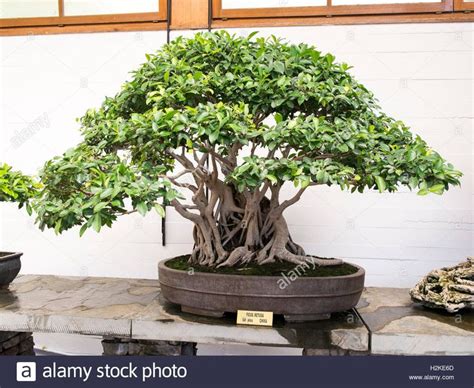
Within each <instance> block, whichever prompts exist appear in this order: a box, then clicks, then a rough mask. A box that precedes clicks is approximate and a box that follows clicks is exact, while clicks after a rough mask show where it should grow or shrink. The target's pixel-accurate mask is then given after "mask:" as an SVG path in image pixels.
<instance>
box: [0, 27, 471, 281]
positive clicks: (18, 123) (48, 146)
mask: <svg viewBox="0 0 474 388" xmlns="http://www.w3.org/2000/svg"><path fill="white" fill-rule="evenodd" d="M253 30H255V29H246V30H245V29H237V30H234V32H235V33H237V34H247V33H249V32H251V31H253ZM260 31H261V33H262V34H265V35H267V34H272V33H273V34H275V35H278V36H281V37H286V38H287V39H288V40H291V41H294V42H298V41H306V42H308V43H312V44H316V45H317V46H318V47H319V48H320V49H321V50H322V51H330V52H332V53H334V54H335V55H336V57H337V60H338V61H344V62H347V63H349V64H351V65H353V66H354V68H353V70H352V71H353V73H354V74H355V75H356V76H357V77H358V79H359V80H360V81H362V82H363V83H365V84H366V86H367V87H368V88H369V89H371V90H373V91H374V92H375V94H376V96H378V98H379V100H380V103H381V105H382V107H383V108H384V110H385V111H386V112H387V113H389V114H391V115H392V116H394V117H396V118H399V119H402V120H404V121H405V122H406V123H407V124H408V125H410V126H411V127H412V128H413V130H414V131H415V132H416V133H419V134H420V135H421V136H422V137H424V138H425V139H426V140H427V141H428V143H429V144H431V145H432V146H433V147H434V148H435V149H437V150H438V151H439V152H440V153H441V154H442V155H443V156H445V157H446V158H447V159H448V160H450V161H451V162H452V163H453V164H455V165H456V166H457V167H458V168H459V169H461V170H462V171H463V172H464V173H465V176H464V177H463V179H462V187H461V188H458V189H454V190H450V191H449V192H448V193H447V194H446V195H444V196H442V197H438V196H428V197H418V196H416V194H414V193H411V192H409V191H407V190H401V191H400V192H399V193H397V194H387V195H385V194H383V195H382V194H378V193H375V192H374V193H368V194H364V195H360V194H349V193H344V192H341V191H339V190H338V189H336V188H334V189H333V188H323V189H321V188H312V189H310V190H309V192H308V193H307V194H306V196H305V197H304V198H303V200H302V201H301V202H300V203H298V204H297V205H295V206H294V207H293V208H291V209H289V210H288V211H287V213H286V216H287V217H288V220H289V224H290V228H291V230H292V233H293V235H294V238H295V240H297V241H299V242H301V243H302V245H304V247H305V248H306V249H307V251H308V252H310V253H314V254H319V255H321V256H337V257H343V258H347V259H349V260H351V261H353V262H356V263H358V264H361V265H363V266H364V267H365V268H366V269H367V284H368V285H372V286H380V285H386V286H394V287H408V286H411V285H412V284H413V283H414V282H415V281H416V280H417V279H418V278H419V277H421V276H422V275H423V274H425V273H426V272H427V271H429V270H430V269H432V268H434V267H439V266H442V265H447V264H454V263H457V262H459V261H461V260H463V259H464V258H465V257H466V256H467V255H472V252H473V240H474V238H473V237H474V236H473V186H472V182H473V167H474V166H473V125H472V120H473V98H472V91H473V53H472V44H473V24H461V23H458V24H419V25H417V24H409V25H377V26H375V25H368V26H324V27H301V28H300V27H298V28H296V27H295V28H276V29H260ZM180 33H186V34H190V32H180ZM173 35H176V33H175V34H173ZM165 39H166V35H165V33H164V32H143V33H135V32H130V33H106V34H77V35H54V36H30V37H24V36H23V37H2V38H0V48H1V56H2V62H1V82H2V84H1V94H0V98H1V101H0V102H1V108H0V112H1V116H2V124H1V127H0V139H1V140H0V160H1V161H8V162H9V163H11V164H13V165H14V166H16V167H18V168H20V169H22V170H24V171H26V172H29V173H34V172H35V171H36V170H37V168H39V167H40V166H41V164H42V163H43V162H44V161H45V160H47V159H48V158H51V157H53V156H54V155H58V154H60V153H61V152H63V151H64V150H65V149H67V148H68V147H71V146H73V145H74V144H75V143H77V142H78V141H79V134H78V132H77V128H78V125H77V123H76V122H75V118H76V117H79V116H81V115H82V114H83V112H84V111H85V110H86V109H87V108H89V107H94V106H97V105H99V104H100V103H101V101H102V99H103V96H104V95H113V94H114V93H116V92H117V91H118V90H119V88H120V85H121V83H122V82H123V81H125V80H126V79H127V78H128V77H129V74H128V72H129V71H130V70H132V69H134V68H135V67H136V66H137V65H138V64H140V63H142V62H143V61H144V59H145V58H144V54H145V53H147V52H152V51H154V50H155V49H157V48H158V47H160V45H162V44H163V43H164V42H165ZM290 192H291V188H290V189H288V192H287V194H290ZM190 233H191V226H190V225H189V224H187V223H186V222H183V220H182V219H181V218H180V217H179V216H177V215H176V214H175V213H174V212H173V211H172V210H171V209H168V219H167V235H168V240H167V246H166V247H162V246H161V221H160V219H159V218H158V217H157V216H155V215H154V214H150V216H147V217H146V218H142V217H140V216H135V215H133V216H129V217H128V218H122V219H121V220H120V221H119V222H117V223H116V225H115V226H114V227H113V229H112V230H104V232H103V233H101V234H100V235H98V234H96V233H95V232H92V231H91V232H88V233H86V235H85V236H84V237H83V238H82V239H80V238H79V237H78V231H77V230H74V231H71V232H68V233H65V234H64V235H62V236H55V235H54V233H52V232H49V231H48V232H44V233H42V232H40V231H38V230H37V229H36V227H35V226H34V225H33V222H32V220H31V219H30V218H28V217H27V216H26V215H25V214H24V212H22V211H20V212H19V211H17V209H16V208H15V207H14V206H12V205H6V204H2V205H0V247H1V248H2V249H3V250H6V249H8V250H19V251H23V252H24V253H25V255H24V256H23V269H22V272H23V273H54V274H67V275H90V276H119V277H120V276H124V277H125V276H127V277H130V276H132V277H145V278H154V277H155V276H156V262H157V260H158V259H160V258H166V257H170V256H173V255H176V254H181V253H186V252H189V250H190V248H191V240H190V236H191V234H190Z"/></svg>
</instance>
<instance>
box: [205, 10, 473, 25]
mask: <svg viewBox="0 0 474 388" xmlns="http://www.w3.org/2000/svg"><path fill="white" fill-rule="evenodd" d="M463 22H464V23H467V22H474V12H473V13H460V12H457V13H442V14H409V15H362V16H333V17H326V16H316V17H294V18H250V19H247V18H246V19H227V20H218V19H215V20H214V21H213V23H212V28H214V29H222V28H246V27H291V26H319V25H350V24H354V25H357V24H403V23H463Z"/></svg>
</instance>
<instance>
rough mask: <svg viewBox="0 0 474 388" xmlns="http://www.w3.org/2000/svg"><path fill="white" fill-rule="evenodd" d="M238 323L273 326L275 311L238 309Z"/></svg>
mask: <svg viewBox="0 0 474 388" xmlns="http://www.w3.org/2000/svg"><path fill="white" fill-rule="evenodd" d="M237 325H256V326H272V325H273V313H272V312H271V311H247V310H238V311H237Z"/></svg>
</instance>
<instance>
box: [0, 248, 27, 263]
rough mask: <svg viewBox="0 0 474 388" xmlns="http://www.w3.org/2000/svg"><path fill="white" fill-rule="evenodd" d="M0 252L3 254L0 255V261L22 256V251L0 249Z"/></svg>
mask: <svg viewBox="0 0 474 388" xmlns="http://www.w3.org/2000/svg"><path fill="white" fill-rule="evenodd" d="M0 253H2V254H3V255H4V256H0V262H2V261H8V260H15V259H20V257H21V256H23V253H22V252H4V251H0Z"/></svg>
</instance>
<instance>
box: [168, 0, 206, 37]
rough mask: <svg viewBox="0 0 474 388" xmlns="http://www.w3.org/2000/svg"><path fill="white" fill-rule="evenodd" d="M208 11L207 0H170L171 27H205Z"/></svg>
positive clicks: (175, 28) (182, 28)
mask: <svg viewBox="0 0 474 388" xmlns="http://www.w3.org/2000/svg"><path fill="white" fill-rule="evenodd" d="M208 12H209V3H208V0H172V3H171V29H173V30H187V29H198V28H207V26H208Z"/></svg>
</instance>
